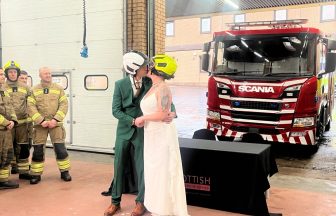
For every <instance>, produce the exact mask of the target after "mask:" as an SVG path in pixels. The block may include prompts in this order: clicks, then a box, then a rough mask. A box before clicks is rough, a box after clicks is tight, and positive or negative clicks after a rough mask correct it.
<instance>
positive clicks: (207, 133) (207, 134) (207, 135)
mask: <svg viewBox="0 0 336 216" xmlns="http://www.w3.org/2000/svg"><path fill="white" fill-rule="evenodd" d="M192 138H193V139H204V140H216V135H215V133H214V132H213V131H211V130H208V129H200V130H197V131H195V132H194V134H193V136H192Z"/></svg>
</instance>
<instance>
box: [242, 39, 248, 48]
mask: <svg viewBox="0 0 336 216" xmlns="http://www.w3.org/2000/svg"><path fill="white" fill-rule="evenodd" d="M241 43H242V44H243V45H244V46H245V47H246V48H248V47H249V46H248V45H247V43H246V42H245V41H243V40H241Z"/></svg>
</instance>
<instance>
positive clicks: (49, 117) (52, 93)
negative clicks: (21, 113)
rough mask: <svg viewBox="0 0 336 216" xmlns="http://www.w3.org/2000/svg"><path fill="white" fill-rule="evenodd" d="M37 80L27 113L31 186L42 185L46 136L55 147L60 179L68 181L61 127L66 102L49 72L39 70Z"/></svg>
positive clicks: (63, 136) (68, 162)
mask: <svg viewBox="0 0 336 216" xmlns="http://www.w3.org/2000/svg"><path fill="white" fill-rule="evenodd" d="M39 76H40V78H41V83H40V84H38V85H36V86H34V87H33V88H32V95H31V96H30V97H28V113H29V116H30V117H31V118H32V121H33V122H34V132H33V140H34V143H33V148H34V151H33V157H32V162H31V169H30V174H31V179H30V184H37V183H39V182H40V181H41V175H42V173H43V168H44V159H45V158H44V150H45V144H46V142H47V137H48V134H49V135H50V139H51V142H52V144H53V146H54V151H55V155H56V160H57V165H58V168H59V170H60V172H61V179H62V180H64V181H71V176H70V174H69V169H70V160H69V155H68V152H67V149H66V147H65V129H64V127H63V124H62V121H63V119H64V118H65V115H66V114H67V111H68V100H67V97H66V95H65V93H64V90H63V88H62V87H61V86H59V85H57V84H55V83H52V77H51V70H50V68H48V67H42V68H40V70H39Z"/></svg>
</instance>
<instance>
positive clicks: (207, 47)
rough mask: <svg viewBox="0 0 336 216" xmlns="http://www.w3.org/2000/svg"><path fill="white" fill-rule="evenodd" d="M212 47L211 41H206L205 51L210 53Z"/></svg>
mask: <svg viewBox="0 0 336 216" xmlns="http://www.w3.org/2000/svg"><path fill="white" fill-rule="evenodd" d="M210 48H211V42H207V43H204V45H203V52H206V53H208V52H209V51H210Z"/></svg>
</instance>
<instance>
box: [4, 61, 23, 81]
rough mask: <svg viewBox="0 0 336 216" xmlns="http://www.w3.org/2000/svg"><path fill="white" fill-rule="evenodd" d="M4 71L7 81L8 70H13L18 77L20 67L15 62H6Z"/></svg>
mask: <svg viewBox="0 0 336 216" xmlns="http://www.w3.org/2000/svg"><path fill="white" fill-rule="evenodd" d="M3 69H4V71H5V76H6V78H7V79H8V70H9V69H15V70H16V71H17V76H18V77H19V76H20V71H21V70H20V65H19V64H18V63H17V62H15V61H13V60H12V61H8V62H7V63H6V64H5V66H4V67H3Z"/></svg>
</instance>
